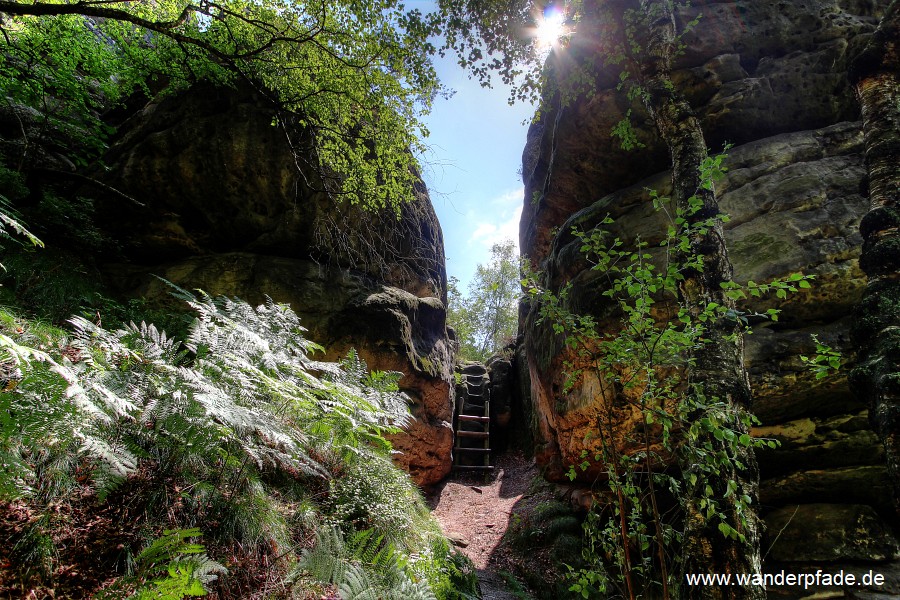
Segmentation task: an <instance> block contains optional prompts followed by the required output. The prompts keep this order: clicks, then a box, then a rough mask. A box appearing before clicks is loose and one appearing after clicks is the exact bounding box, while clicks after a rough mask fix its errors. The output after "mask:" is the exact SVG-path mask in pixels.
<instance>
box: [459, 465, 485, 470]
mask: <svg viewBox="0 0 900 600" xmlns="http://www.w3.org/2000/svg"><path fill="white" fill-rule="evenodd" d="M453 468H454V469H458V470H460V471H493V470H494V466H493V465H454V467H453Z"/></svg>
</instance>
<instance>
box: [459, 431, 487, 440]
mask: <svg viewBox="0 0 900 600" xmlns="http://www.w3.org/2000/svg"><path fill="white" fill-rule="evenodd" d="M456 436H457V437H471V438H481V439H487V438H489V437H491V434H490V433H488V432H487V431H457V432H456Z"/></svg>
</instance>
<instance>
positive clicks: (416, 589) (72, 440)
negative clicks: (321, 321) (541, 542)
mask: <svg viewBox="0 0 900 600" xmlns="http://www.w3.org/2000/svg"><path fill="white" fill-rule="evenodd" d="M176 293H177V295H178V296H179V297H181V298H183V299H184V300H185V301H186V302H187V303H188V305H189V306H190V307H191V308H192V309H193V310H194V312H195V314H196V315H197V318H196V320H195V322H194V324H193V326H192V327H191V329H190V331H189V335H188V336H187V339H186V340H184V341H183V342H182V341H178V340H174V339H172V338H170V337H169V336H167V335H166V334H165V333H164V332H162V331H160V330H158V329H157V328H156V327H154V326H153V325H147V324H145V323H141V324H140V325H136V324H133V323H132V324H129V325H128V326H125V327H122V328H121V329H119V330H116V331H110V330H107V329H104V328H102V327H100V326H98V325H97V324H95V323H93V322H91V321H89V320H86V319H84V318H81V317H73V318H72V319H71V325H72V327H73V333H71V334H69V333H67V332H66V331H64V330H61V329H58V328H53V327H49V326H45V325H42V324H41V323H39V322H36V321H29V320H27V319H22V318H20V317H18V316H16V315H15V314H13V313H11V312H9V311H3V312H0V352H2V356H0V365H2V367H3V369H4V370H3V373H4V378H5V379H4V384H3V385H4V392H3V393H0V464H2V465H3V468H2V471H0V494H2V497H3V500H4V501H8V500H13V499H18V501H19V502H23V503H26V504H27V505H28V506H30V507H32V510H34V511H35V512H37V513H38V514H45V515H52V514H54V513H53V508H52V507H53V506H58V505H59V504H61V503H66V502H70V501H72V499H73V494H75V495H77V494H78V493H81V492H79V490H81V489H82V488H81V484H79V483H78V482H77V481H76V480H75V478H74V477H73V475H74V474H76V473H77V474H79V477H81V478H82V479H83V477H84V476H85V475H88V476H89V477H90V481H91V485H92V487H93V489H94V492H95V498H96V502H97V503H99V504H100V505H101V506H103V505H111V504H112V505H115V504H119V503H126V504H127V503H129V502H132V501H131V500H130V499H129V498H130V497H131V496H132V495H137V497H136V498H135V499H134V500H133V502H134V503H135V505H136V506H140V507H141V512H140V514H141V515H142V516H141V517H139V520H140V521H141V522H143V526H142V529H144V530H146V531H154V530H155V531H159V530H160V529H166V530H167V532H166V533H165V534H164V535H163V537H161V538H158V539H156V540H155V541H153V542H151V543H150V544H149V545H148V546H147V547H146V548H145V549H144V550H143V551H141V552H140V553H139V554H137V556H136V558H135V560H134V565H135V569H136V571H135V575H134V577H133V578H127V577H126V578H121V580H120V583H119V585H118V586H117V587H116V589H118V590H120V591H121V590H133V589H134V586H135V585H136V583H135V582H139V581H149V583H148V584H147V585H146V586H145V587H144V588H142V589H141V590H139V591H138V592H136V594H137V595H136V596H134V597H137V598H151V597H152V598H160V597H161V598H170V597H171V598H176V597H177V598H180V597H182V596H183V595H192V594H193V595H199V594H201V593H203V589H204V588H205V586H207V584H208V583H210V582H212V581H213V578H214V576H215V575H216V574H222V573H223V572H224V570H223V569H222V568H221V565H219V564H218V563H216V562H214V561H212V560H211V559H209V558H208V557H206V555H205V554H204V551H205V550H204V548H203V547H202V546H200V545H198V544H194V543H192V542H190V541H189V539H190V538H193V537H195V536H197V535H199V534H200V533H201V532H202V533H203V535H204V536H205V538H206V539H208V540H210V541H211V543H212V544H213V546H214V547H215V548H219V549H221V548H222V547H223V546H225V547H228V546H231V547H234V548H240V549H241V552H248V553H252V554H254V555H259V554H260V553H261V554H262V555H265V554H272V555H273V556H274V554H275V553H276V552H277V553H278V556H279V557H282V558H284V562H283V563H281V565H280V567H276V569H275V570H274V571H273V572H272V576H277V574H278V573H279V572H281V573H282V574H284V573H286V572H287V567H288V564H289V562H290V559H291V558H293V557H296V556H297V554H298V552H299V549H298V542H297V540H298V539H304V537H308V536H309V535H310V533H309V532H311V531H315V529H316V528H319V527H326V529H328V528H330V525H322V524H323V523H326V524H327V523H341V525H342V526H343V527H344V529H345V531H346V535H347V536H349V537H348V538H347V539H350V540H355V542H354V543H356V542H359V543H360V545H362V538H357V537H356V535H357V534H356V531H357V529H364V530H368V531H371V532H372V533H371V534H370V535H372V536H374V538H373V539H377V540H378V543H377V545H379V548H392V549H395V550H385V553H384V554H383V555H381V558H379V559H378V560H374V561H373V564H372V565H370V568H369V570H367V571H361V572H359V573H356V572H354V573H353V574H351V575H348V579H347V580H346V581H345V582H344V584H345V585H346V586H349V587H348V588H347V589H348V590H349V591H352V592H354V593H356V592H360V591H361V590H362V591H365V589H367V586H368V583H367V582H373V581H374V582H376V583H377V585H382V584H383V585H388V583H384V582H385V581H388V582H389V583H390V582H392V583H390V584H391V585H394V584H396V585H395V590H394V592H391V593H393V594H395V597H405V596H404V594H412V593H420V594H423V595H424V597H430V596H429V594H430V593H431V592H429V590H430V587H429V586H430V583H431V582H432V581H434V582H435V583H436V584H439V585H441V586H443V587H442V589H443V590H444V591H445V592H446V593H444V594H443V595H441V596H440V597H442V598H453V597H456V596H454V595H452V594H450V593H449V592H448V590H452V586H449V585H447V582H448V581H451V580H452V577H453V575H452V573H453V569H455V568H456V567H455V566H454V564H455V563H454V562H453V560H452V559H451V556H450V553H449V550H448V549H447V546H446V542H444V541H443V537H442V536H441V535H440V532H439V529H438V527H437V525H436V523H435V522H434V521H433V520H432V519H431V517H430V514H429V513H428V510H427V508H426V507H425V505H424V502H423V501H422V499H421V496H420V495H419V492H418V491H417V490H416V488H415V486H414V485H413V484H412V483H411V481H410V480H409V478H408V476H407V475H406V474H404V473H402V472H401V471H400V470H398V469H397V468H396V467H395V466H393V464H392V463H391V462H390V459H389V456H390V444H389V443H388V442H387V440H386V439H385V438H384V437H383V435H384V434H385V433H388V432H394V431H397V428H398V427H399V426H401V425H403V424H404V423H406V421H407V420H408V419H409V413H408V408H407V405H406V399H405V396H403V395H402V394H400V393H399V392H398V391H397V379H398V377H399V374H397V373H381V372H374V373H369V372H368V369H367V367H366V365H365V363H364V362H363V361H362V360H361V359H360V358H359V356H358V355H357V354H356V353H355V352H351V353H350V354H349V355H348V356H347V357H346V358H345V359H344V360H343V361H341V362H338V363H332V362H323V361H317V360H314V359H312V358H311V357H310V356H309V354H310V353H311V352H313V351H315V350H317V349H318V346H316V345H315V344H313V343H312V342H310V341H308V340H307V339H306V338H305V336H304V329H303V328H302V327H301V326H300V324H299V320H298V318H297V316H296V315H295V314H294V313H293V312H292V311H290V309H288V308H287V307H286V306H284V305H279V304H276V303H274V302H272V301H271V300H269V301H268V302H266V303H265V304H263V305H261V306H258V307H255V308H254V307H251V306H249V305H247V304H246V303H244V302H240V301H236V300H229V299H225V298H219V299H214V298H210V297H208V296H206V295H204V294H202V293H200V294H199V295H198V296H195V295H193V294H189V293H187V292H185V291H184V290H179V289H176ZM59 526H60V524H59V523H55V522H48V523H46V524H44V525H42V526H41V527H40V528H39V529H36V530H35V536H37V537H35V536H33V538H34V543H32V542H29V541H28V540H26V539H25V538H23V541H22V543H21V545H20V546H21V548H22V551H21V552H19V553H18V555H17V556H18V557H19V560H21V561H22V562H23V565H24V564H25V563H28V564H33V565H35V566H34V569H37V570H43V571H44V572H46V571H47V569H48V567H47V566H46V565H47V560H48V559H47V558H46V557H52V556H54V554H55V550H54V548H53V542H52V540H51V539H50V538H49V537H47V533H48V532H49V531H50V530H51V529H52V528H53V527H59ZM38 534H40V535H38ZM40 536H43V537H40ZM29 539H30V538H29ZM370 541H371V540H370ZM442 542H443V545H442ZM371 543H372V544H373V545H374V542H371ZM48 544H49V545H48ZM29 548H31V550H29ZM440 548H443V550H440ZM128 552H129V550H128V549H124V550H123V553H124V554H125V555H126V556H127V555H128ZM232 552H234V550H232ZM389 556H390V557H391V560H394V559H396V560H398V561H402V562H404V564H406V563H408V564H409V565H410V566H409V569H408V570H409V572H410V573H412V574H411V575H409V580H408V581H407V580H399V579H398V580H394V579H387V580H385V579H384V577H387V576H388V575H387V574H389V573H390V572H392V571H391V570H392V569H393V567H392V566H391V564H392V563H391V562H390V561H389V560H388V557H389ZM412 557H416V560H413V558H412ZM426 557H427V558H426ZM273 560H274V558H273ZM42 564H43V565H45V566H44V567H40V565H42ZM420 567H421V568H420ZM24 568H26V567H23V572H24ZM279 569H280V571H279ZM382 571H384V572H382ZM404 572H405V571H404ZM420 572H422V573H428V574H429V576H428V577H426V576H425V575H421V576H420V575H415V573H420ZM378 582H381V583H378ZM217 585H218V583H217ZM373 585H375V584H373ZM129 586H130V587H129ZM123 593H124V592H123ZM363 597H365V596H363Z"/></svg>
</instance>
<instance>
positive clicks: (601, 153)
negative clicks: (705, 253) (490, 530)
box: [520, 0, 897, 563]
mask: <svg viewBox="0 0 900 600" xmlns="http://www.w3.org/2000/svg"><path fill="white" fill-rule="evenodd" d="M585 4H586V5H587V15H586V16H585V18H584V19H583V20H582V22H581V23H580V25H579V30H578V32H577V33H576V34H575V36H574V38H573V40H572V43H571V46H570V49H569V50H568V53H567V54H563V55H560V56H556V57H555V58H554V57H551V60H554V61H556V68H557V71H558V72H559V73H563V74H565V73H567V72H569V71H570V70H571V69H572V65H574V64H579V63H580V62H581V61H585V60H593V61H594V64H595V65H601V66H595V67H593V71H592V76H593V77H594V78H595V80H596V82H597V90H596V91H595V92H594V93H593V94H591V95H590V97H588V98H585V97H581V98H579V99H578V100H575V101H574V102H573V103H571V104H569V105H567V106H565V107H564V108H559V107H558V106H556V107H551V108H550V110H549V111H547V112H546V113H545V114H544V115H543V116H542V119H541V121H540V122H539V123H537V124H535V125H533V126H532V128H531V130H530V131H529V136H528V142H527V146H526V148H525V151H524V153H523V173H524V178H525V205H524V210H523V215H522V220H521V223H520V246H521V248H522V252H523V254H524V255H525V256H526V257H527V258H529V259H530V260H531V261H532V264H533V265H534V266H536V267H538V268H540V269H543V270H544V272H545V277H546V283H547V284H548V285H549V287H550V288H551V289H554V290H558V289H560V287H561V286H562V284H564V283H566V282H569V283H571V284H572V290H571V292H570V294H569V298H568V306H569V307H570V308H571V309H572V310H574V311H576V312H582V313H592V314H595V315H598V316H601V315H602V312H603V309H602V307H603V300H604V299H603V297H602V295H601V292H602V291H603V290H602V287H601V286H600V283H599V281H598V279H597V277H596V276H595V275H594V273H592V272H591V271H590V270H589V265H588V264H587V263H586V261H585V260H584V259H583V258H582V257H581V256H580V250H579V247H580V245H581V243H580V242H579V241H578V240H576V239H575V238H574V237H573V236H572V234H571V229H572V227H573V226H575V227H578V228H579V229H582V230H590V229H591V228H592V227H594V226H596V225H597V224H598V223H600V221H601V220H603V219H604V218H605V217H606V216H607V215H610V216H611V217H612V218H613V219H615V223H614V225H613V227H614V231H615V235H618V236H620V237H621V238H622V239H627V240H631V239H634V238H635V236H636V235H640V236H641V237H642V239H644V240H646V241H648V242H650V245H651V247H652V246H653V243H654V241H656V242H658V241H659V240H660V235H661V234H660V231H663V232H664V231H665V230H664V229H660V227H661V226H662V225H663V223H664V221H663V217H662V215H660V214H659V213H657V212H655V211H654V210H653V208H652V206H651V204H650V202H649V197H648V193H647V191H646V190H647V189H648V188H649V189H654V190H657V191H658V192H659V194H660V195H661V196H665V195H666V194H667V193H668V191H669V174H668V173H666V172H665V171H664V169H666V168H667V166H668V161H669V158H668V155H667V152H666V151H665V150H664V148H662V147H661V144H660V142H659V140H658V139H657V138H656V135H655V133H654V132H653V130H652V126H651V125H650V124H649V122H648V121H647V120H646V117H645V116H644V114H643V113H642V111H641V110H640V109H638V108H635V111H634V117H633V122H634V124H635V127H636V134H637V138H638V140H640V141H641V142H642V143H644V144H645V147H644V148H642V149H640V150H639V151H636V152H630V153H629V152H626V151H624V150H622V149H621V148H620V145H619V140H618V139H616V138H613V137H612V136H611V133H610V132H611V130H612V128H613V126H614V125H615V124H616V123H618V122H619V121H620V120H621V119H622V118H623V117H624V115H625V111H626V110H627V109H628V107H629V106H630V103H629V102H628V101H627V99H626V98H624V96H623V93H622V92H619V91H617V90H616V85H615V84H616V82H617V80H618V75H619V67H617V66H614V65H613V66H609V67H603V66H602V61H601V60H600V58H599V57H598V56H597V55H596V53H597V49H596V47H595V46H594V45H592V42H590V40H593V39H597V35H596V33H597V31H598V28H601V27H603V26H604V25H603V24H604V23H610V22H614V21H612V20H610V18H609V16H608V15H607V14H606V11H608V10H611V9H610V7H609V5H610V4H613V3H607V2H602V1H594V2H590V3H587V2H586V3H585ZM691 4H692V7H689V8H682V9H680V10H681V12H680V15H679V20H680V22H681V23H682V24H683V23H687V22H688V21H690V20H691V19H692V18H693V17H695V16H696V15H697V14H698V13H699V12H702V18H701V20H700V24H699V25H698V27H697V28H695V29H694V30H693V31H691V32H690V33H688V34H687V36H686V37H685V39H684V42H685V44H686V48H685V52H684V54H683V55H682V56H680V57H679V58H678V59H677V60H678V64H677V69H676V72H675V74H674V80H675V81H676V83H677V84H678V85H679V86H681V87H682V89H683V90H685V92H686V95H687V97H688V98H689V100H690V101H691V103H692V106H693V107H694V108H695V110H696V112H697V113H698V115H699V116H700V118H701V121H702V125H703V128H704V131H705V134H706V140H707V143H708V145H709V146H710V148H712V149H713V151H715V150H717V149H719V148H721V147H722V143H723V142H724V141H728V142H730V143H732V144H734V147H733V148H732V149H731V150H729V152H728V159H727V161H726V164H727V166H728V169H729V170H728V173H727V174H726V176H725V179H724V180H723V181H720V182H717V184H716V189H717V192H718V195H719V198H720V203H721V205H722V207H723V209H724V211H725V212H726V213H728V214H729V215H730V216H731V221H730V222H729V223H728V224H727V225H726V238H727V245H728V250H729V254H730V258H731V261H732V262H733V264H734V267H735V276H736V279H738V280H739V281H742V282H746V281H748V280H753V281H756V282H764V281H768V280H771V279H773V278H776V277H781V276H786V275H789V274H790V273H793V272H803V273H806V274H813V275H815V276H816V279H815V280H814V282H813V283H812V289H810V290H804V291H803V292H802V293H799V294H794V295H790V296H789V297H788V298H787V299H786V300H778V301H777V302H775V303H773V302H768V303H766V304H759V305H754V304H752V303H751V304H750V305H749V308H754V307H756V308H761V307H763V306H765V307H773V306H774V307H775V308H779V309H781V310H782V311H783V312H782V314H781V316H780V320H779V322H778V323H768V324H760V325H759V326H756V327H755V329H754V333H753V335H751V336H748V337H747V338H746V355H745V356H746V364H747V368H748V371H749V373H750V377H751V386H752V389H753V393H754V399H755V404H754V406H755V412H756V414H757V416H758V417H759V418H760V419H761V420H762V425H761V426H760V427H759V428H758V430H757V431H756V434H757V435H760V436H767V437H773V438H775V439H778V440H779V441H781V443H782V445H781V447H780V448H778V449H776V450H771V451H766V452H764V453H761V454H760V455H759V462H760V467H761V479H762V483H761V501H762V503H763V506H762V509H763V512H764V515H765V514H766V513H767V514H768V516H766V519H767V522H768V524H769V530H770V534H771V535H770V540H769V541H770V542H772V540H773V539H774V538H775V535H776V534H777V533H778V531H779V530H780V529H781V528H782V527H783V525H784V520H785V517H784V515H785V512H788V513H791V512H793V510H794V508H795V507H797V506H799V507H800V508H799V509H797V510H798V513H797V514H798V515H807V514H809V515H812V514H820V513H821V514H822V515H824V516H822V517H821V518H815V519H813V518H809V519H804V522H803V526H802V527H796V526H795V527H793V528H792V529H790V532H791V533H790V537H789V539H790V540H791V542H790V544H792V545H793V546H791V547H797V546H799V545H803V544H808V545H809V544H818V545H819V546H818V547H817V549H816V551H815V552H814V553H812V554H809V553H806V554H804V553H799V554H797V555H796V556H795V558H791V556H792V551H791V550H789V549H787V547H784V548H782V549H781V550H780V551H776V550H774V549H773V554H772V555H771V556H770V563H771V562H772V560H774V561H776V562H777V561H782V562H783V561H791V560H795V561H801V562H803V561H806V562H809V561H825V560H873V561H874V560H887V559H893V558H896V547H897V546H896V540H895V538H894V535H895V534H894V532H893V531H892V530H891V526H892V525H893V526H895V525H896V523H895V522H894V519H895V517H894V515H893V514H892V512H893V511H892V510H891V509H890V503H891V501H890V486H889V485H888V482H887V480H886V471H885V467H884V460H883V450H882V448H881V445H880V444H879V442H878V440H877V439H876V436H875V435H874V434H873V432H872V430H871V428H870V426H869V424H868V420H867V407H866V406H861V405H860V404H859V403H858V402H857V401H856V400H855V399H854V396H853V395H852V394H851V392H850V390H849V389H848V385H847V382H846V378H845V377H842V376H838V377H830V378H826V379H823V380H816V379H815V378H814V377H813V376H812V375H811V374H810V373H809V372H808V371H806V370H805V369H804V367H803V365H802V363H801V361H800V358H799V356H800V355H804V354H805V355H809V354H812V353H814V351H815V345H814V344H813V343H812V341H811V338H810V334H811V333H817V334H818V336H819V339H821V340H822V341H824V342H827V343H829V344H830V345H832V346H834V347H835V348H837V349H840V350H842V351H843V352H844V353H845V356H846V357H847V358H848V359H850V360H852V358H853V357H852V349H850V348H849V336H848V328H849V321H850V318H849V317H850V314H851V312H852V310H853V308H854V305H855V304H856V302H857V301H858V300H859V298H860V294H861V292H862V287H863V283H864V277H863V274H862V272H861V271H860V269H859V266H858V264H857V258H858V256H859V246H860V243H861V238H860V236H859V233H858V226H859V220H860V218H861V216H862V215H863V214H864V213H865V212H866V211H867V209H868V206H867V198H866V194H867V191H866V182H865V173H866V171H865V167H864V164H863V155H862V152H863V147H862V131H861V126H860V123H859V122H858V118H859V117H858V107H857V104H856V101H855V98H854V95H853V93H852V89H851V88H850V86H849V83H848V81H847V76H846V73H847V68H848V65H849V62H850V60H851V59H852V57H853V55H854V53H855V52H858V51H859V49H861V48H862V47H863V46H864V44H865V42H866V40H867V38H868V36H869V35H870V34H871V32H872V31H873V30H874V27H875V26H876V24H877V21H878V18H879V17H880V15H881V13H882V11H883V10H884V8H885V7H886V5H887V4H888V2H887V1H852V0H851V1H847V2H844V1H838V0H811V1H807V2H802V3H797V2H778V1H769V0H753V1H750V0H737V1H722V2H693V3H691ZM524 334H525V343H524V348H525V355H526V356H525V358H526V359H527V364H528V372H529V373H528V374H529V379H530V392H531V404H532V409H533V410H534V413H535V420H536V426H535V433H536V438H537V439H536V446H537V448H536V454H537V457H538V460H539V462H540V463H541V464H542V465H543V466H544V468H545V473H546V477H548V478H549V479H551V480H557V481H561V480H562V476H563V473H564V472H565V471H566V470H567V468H568V466H569V465H571V464H577V463H580V462H581V460H582V459H581V456H582V452H583V451H585V450H587V451H588V453H589V454H593V453H594V452H593V450H596V448H595V447H594V444H596V443H597V442H592V441H591V438H592V437H594V438H596V436H591V435H590V434H591V432H592V430H593V429H594V428H595V427H596V425H595V424H596V422H597V419H598V418H601V416H603V417H604V418H606V415H607V411H606V410H605V404H604V399H603V398H602V397H599V396H598V392H597V391H596V387H597V386H596V385H594V384H595V383H596V382H594V384H592V382H591V381H590V380H589V378H583V379H581V380H580V381H579V382H578V383H577V384H576V385H575V386H574V388H572V389H571V390H570V391H568V392H566V393H563V392H562V390H564V389H566V388H565V380H566V375H565V373H564V370H565V367H564V363H565V362H566V360H567V359H568V358H571V357H570V356H568V355H567V351H566V350H565V348H564V347H563V345H562V343H561V340H560V339H559V336H557V335H555V334H554V333H553V332H552V330H551V329H550V328H549V327H548V326H547V325H545V324H541V323H540V322H539V320H538V319H537V316H536V311H535V310H531V312H529V313H528V316H527V317H526V318H525V319H524ZM616 418H617V419H619V418H620V419H621V423H619V424H618V425H620V426H621V427H623V428H624V427H627V426H628V424H629V423H633V420H632V419H633V417H632V416H630V415H627V414H626V415H621V416H617V417H616ZM600 470H601V469H600V468H599V467H595V468H593V469H589V470H588V471H587V472H585V473H583V474H582V477H583V480H584V481H585V482H589V481H592V480H593V479H594V478H595V477H596V476H597V475H598V473H599V471H600ZM822 507H827V510H824V509H823V510H821V511H820V509H822ZM886 523H890V525H888V524H886ZM795 525H796V524H795ZM862 529H864V530H866V531H867V532H869V533H868V534H867V535H868V536H869V537H865V536H864V537H863V538H860V540H859V541H858V543H857V542H854V541H852V537H853V536H854V535H856V534H855V533H854V532H858V531H859V530H862ZM787 531H788V530H785V532H786V533H785V535H787ZM783 543H785V542H784V541H783V540H779V541H778V542H776V545H775V546H774V548H776V549H777V548H779V545H780V544H783Z"/></svg>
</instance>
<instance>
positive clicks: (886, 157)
mask: <svg viewBox="0 0 900 600" xmlns="http://www.w3.org/2000/svg"><path fill="white" fill-rule="evenodd" d="M851 79H852V81H853V83H854V84H855V86H856V92H857V95H858V96H859V103H860V106H861V108H862V118H863V131H864V140H865V148H866V169H867V171H868V177H869V202H870V209H869V212H868V213H866V215H865V217H863V220H862V223H861V224H860V231H861V233H862V237H863V247H862V254H861V256H860V259H859V264H860V267H862V269H863V271H864V272H865V273H866V276H867V277H868V282H867V285H866V290H865V292H864V293H863V297H862V300H861V301H860V303H859V305H858V306H857V309H856V315H855V323H854V327H853V339H854V343H855V344H856V346H857V348H858V349H859V360H858V363H857V366H856V368H854V369H853V371H852V373H851V375H850V377H851V381H852V383H853V385H852V387H853V389H854V390H856V392H857V394H858V395H859V396H860V397H861V398H862V399H863V400H865V401H866V402H867V403H868V404H869V407H870V412H869V415H870V417H869V418H870V420H871V422H872V427H873V428H874V429H875V431H876V432H877V434H878V436H879V437H880V438H881V440H882V442H883V444H884V447H885V454H886V457H887V466H888V470H889V472H890V475H891V481H892V482H893V484H894V501H895V508H896V510H897V512H898V514H900V207H898V201H900V0H894V1H893V2H892V3H891V4H890V6H889V7H888V9H887V11H886V13H885V15H884V18H883V19H882V21H881V24H880V25H879V26H878V29H877V30H876V32H875V34H874V35H873V37H872V40H871V41H870V43H869V44H868V46H867V47H866V49H865V51H864V52H863V53H862V55H861V56H859V57H858V58H857V59H856V60H855V61H854V64H853V68H852V70H851Z"/></svg>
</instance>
